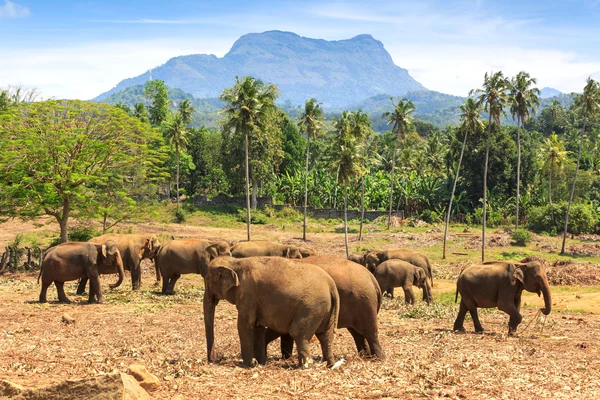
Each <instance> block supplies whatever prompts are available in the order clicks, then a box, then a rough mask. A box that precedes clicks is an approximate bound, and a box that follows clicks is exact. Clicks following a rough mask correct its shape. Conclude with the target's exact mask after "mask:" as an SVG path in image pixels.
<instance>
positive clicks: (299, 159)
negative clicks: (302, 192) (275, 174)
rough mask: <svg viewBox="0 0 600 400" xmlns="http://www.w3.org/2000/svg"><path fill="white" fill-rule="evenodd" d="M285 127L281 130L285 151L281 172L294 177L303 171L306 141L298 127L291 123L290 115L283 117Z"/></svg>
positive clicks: (280, 167)
mask: <svg viewBox="0 0 600 400" xmlns="http://www.w3.org/2000/svg"><path fill="white" fill-rule="evenodd" d="M282 119H283V121H282V122H283V125H282V130H281V140H282V149H283V161H282V162H281V165H280V166H279V172H280V174H281V175H282V176H283V175H285V174H288V175H294V174H295V173H296V171H300V170H301V169H302V164H303V162H304V157H305V151H306V139H304V138H303V137H302V135H301V134H300V132H299V130H298V126H297V125H296V124H295V123H292V121H290V118H289V117H288V115H285V114H284V115H282Z"/></svg>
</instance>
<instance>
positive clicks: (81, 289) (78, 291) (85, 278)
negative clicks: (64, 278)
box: [76, 276, 88, 296]
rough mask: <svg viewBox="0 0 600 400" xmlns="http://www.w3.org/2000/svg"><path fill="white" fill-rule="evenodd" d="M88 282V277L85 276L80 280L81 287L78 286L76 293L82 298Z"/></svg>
mask: <svg viewBox="0 0 600 400" xmlns="http://www.w3.org/2000/svg"><path fill="white" fill-rule="evenodd" d="M87 282H88V278H87V276H84V277H82V278H81V279H80V280H79V285H77V292H76V294H77V295H79V296H81V295H82V294H84V293H85V286H86V285H87Z"/></svg>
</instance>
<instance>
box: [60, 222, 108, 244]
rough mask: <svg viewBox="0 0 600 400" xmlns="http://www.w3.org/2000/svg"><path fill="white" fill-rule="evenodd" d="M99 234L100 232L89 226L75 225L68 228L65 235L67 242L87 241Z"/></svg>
mask: <svg viewBox="0 0 600 400" xmlns="http://www.w3.org/2000/svg"><path fill="white" fill-rule="evenodd" d="M96 236H100V232H98V231H97V230H95V229H94V228H92V227H91V226H84V225H81V226H75V227H73V228H71V229H70V230H69V233H68V234H67V237H68V238H69V242H87V241H88V240H90V239H91V238H93V237H96Z"/></svg>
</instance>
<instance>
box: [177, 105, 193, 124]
mask: <svg viewBox="0 0 600 400" xmlns="http://www.w3.org/2000/svg"><path fill="white" fill-rule="evenodd" d="M194 111H195V110H194V107H192V103H190V101H189V100H188V99H185V100H183V101H182V102H181V103H179V109H178V110H177V112H179V114H181V118H182V119H183V122H184V123H185V124H186V125H187V124H189V123H190V122H192V121H193V120H194V118H193V117H192V114H193V113H194Z"/></svg>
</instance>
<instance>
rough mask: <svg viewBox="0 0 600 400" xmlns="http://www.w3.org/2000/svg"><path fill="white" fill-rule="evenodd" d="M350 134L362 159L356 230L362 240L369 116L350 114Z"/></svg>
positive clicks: (369, 134)
mask: <svg viewBox="0 0 600 400" xmlns="http://www.w3.org/2000/svg"><path fill="white" fill-rule="evenodd" d="M350 133H351V135H352V136H353V138H354V140H355V141H356V145H357V146H360V148H361V149H362V151H363V154H362V156H361V158H362V166H361V168H362V173H361V178H360V227H359V229H358V240H359V241H360V240H362V231H363V221H364V219H365V173H366V168H365V162H366V154H365V152H366V142H367V139H368V138H369V137H370V136H371V135H372V134H373V129H372V128H371V119H370V118H369V114H366V113H363V112H362V110H358V111H356V112H352V113H351V114H350Z"/></svg>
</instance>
